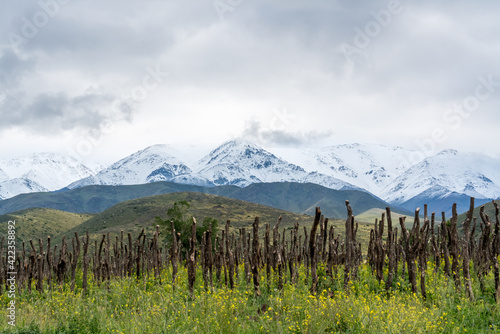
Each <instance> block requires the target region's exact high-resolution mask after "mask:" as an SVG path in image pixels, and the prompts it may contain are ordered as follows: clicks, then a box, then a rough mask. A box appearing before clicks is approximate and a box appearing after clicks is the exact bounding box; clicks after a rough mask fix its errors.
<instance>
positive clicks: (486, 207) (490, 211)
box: [448, 200, 500, 226]
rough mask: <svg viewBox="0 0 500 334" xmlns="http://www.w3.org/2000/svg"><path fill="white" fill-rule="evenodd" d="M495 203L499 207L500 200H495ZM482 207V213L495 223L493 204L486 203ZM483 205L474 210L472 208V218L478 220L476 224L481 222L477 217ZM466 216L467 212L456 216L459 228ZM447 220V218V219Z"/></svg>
mask: <svg viewBox="0 0 500 334" xmlns="http://www.w3.org/2000/svg"><path fill="white" fill-rule="evenodd" d="M496 202H497V204H498V205H500V200H497V201H496ZM483 205H484V212H485V213H486V214H487V215H488V216H489V217H490V220H491V222H492V223H495V222H496V219H495V207H494V206H493V203H492V202H488V203H486V204H483ZM483 205H479V206H477V207H476V208H474V217H476V218H477V219H478V222H479V221H480V220H481V217H480V216H479V210H480V209H481V206H483ZM466 216H467V212H465V213H463V214H461V215H459V216H458V223H459V224H460V226H461V224H462V223H463V222H464V221H465V218H466ZM448 219H449V217H448Z"/></svg>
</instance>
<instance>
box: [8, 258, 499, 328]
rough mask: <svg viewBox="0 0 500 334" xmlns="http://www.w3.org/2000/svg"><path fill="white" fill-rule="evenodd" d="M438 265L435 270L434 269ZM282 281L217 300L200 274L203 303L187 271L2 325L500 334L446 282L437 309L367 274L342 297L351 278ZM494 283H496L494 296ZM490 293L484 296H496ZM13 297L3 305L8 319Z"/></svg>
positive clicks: (48, 301) (68, 300)
mask: <svg viewBox="0 0 500 334" xmlns="http://www.w3.org/2000/svg"><path fill="white" fill-rule="evenodd" d="M431 267H432V266H431V265H429V268H431ZM303 269H304V268H302V269H301V271H300V283H298V284H297V285H291V284H285V286H284V288H283V290H282V291H278V290H277V289H276V284H275V282H273V281H272V282H271V284H270V286H267V283H266V279H265V277H264V276H262V277H261V291H262V294H261V296H256V295H254V294H253V287H252V285H247V284H246V282H245V281H244V280H243V268H239V273H240V275H239V280H237V283H236V286H235V289H234V290H232V291H231V290H230V289H228V288H226V287H225V286H224V285H221V284H218V283H215V289H214V291H213V292H210V291H207V290H206V289H205V288H204V286H203V281H202V280H201V277H200V276H201V274H200V273H199V272H198V277H197V281H196V286H195V291H194V297H192V298H191V297H190V296H189V295H188V289H187V273H186V271H185V270H183V269H181V271H180V276H179V277H178V280H177V282H176V288H175V289H174V288H173V286H172V284H171V281H170V274H171V273H170V272H169V270H164V271H163V272H162V276H161V283H160V282H158V281H155V279H154V278H153V277H149V278H148V277H144V279H139V280H136V279H135V278H126V279H122V280H116V279H115V280H111V282H109V283H101V285H100V286H98V285H97V284H95V283H93V284H90V288H89V290H88V292H87V295H82V293H81V289H79V284H78V283H81V272H80V273H79V275H78V276H79V277H78V278H79V280H80V281H79V282H78V280H77V289H76V291H75V293H72V292H71V291H70V289H69V287H68V286H67V285H65V286H62V287H53V288H52V291H47V289H46V292H44V293H42V294H40V293H38V292H36V291H34V292H33V293H32V294H29V295H28V294H26V293H23V294H21V295H19V296H17V300H16V305H17V309H16V315H17V319H16V321H17V324H16V327H15V328H13V327H12V326H11V325H8V324H7V323H6V321H7V320H6V317H5V316H4V317H1V318H0V329H2V333H131V334H133V333H138V334H139V333H498V332H499V331H500V307H499V305H498V304H496V303H495V301H494V300H493V297H491V298H490V297H480V296H482V295H481V294H480V293H479V291H478V289H479V287H478V284H476V282H473V287H474V290H475V293H476V296H478V298H477V299H476V301H475V302H471V301H469V300H468V299H467V298H466V296H465V295H464V294H463V293H459V294H457V293H456V292H455V288H454V284H453V282H452V280H448V279H447V278H446V277H445V276H443V275H442V274H438V275H433V273H432V272H431V271H430V269H429V272H428V276H427V293H428V298H427V300H425V301H424V300H422V298H421V297H420V295H413V294H411V293H410V292H409V291H410V289H409V287H408V285H407V283H406V282H405V281H404V280H403V279H402V277H401V276H399V277H398V279H396V281H395V283H394V287H395V289H394V290H392V291H391V293H390V294H389V295H387V294H386V292H385V290H384V286H383V284H380V283H378V282H377V280H376V279H375V278H374V277H373V275H372V274H371V272H370V269H369V268H368V266H367V265H363V266H362V267H361V270H360V277H359V280H357V281H354V282H352V284H351V285H350V288H349V289H348V291H347V292H345V291H344V290H343V289H342V279H343V278H342V272H341V271H340V272H339V273H338V275H337V276H336V277H335V278H334V279H333V280H332V279H330V278H329V277H327V276H326V275H325V272H324V270H323V268H321V266H320V268H319V272H318V274H319V277H320V289H319V291H320V292H319V293H318V294H317V295H316V296H312V295H311V294H310V293H309V290H308V285H305V284H304V280H305V271H304V270H303ZM492 280H493V278H492V277H491V275H490V277H488V278H487V280H486V282H487V289H492V284H493V283H492ZM491 292H492V291H489V290H488V291H487V293H486V294H485V295H483V296H492V295H493V294H492V293H491ZM7 303H8V298H7V296H6V294H4V295H3V296H2V297H1V298H0V305H1V307H2V308H3V309H4V310H5V309H6V307H7Z"/></svg>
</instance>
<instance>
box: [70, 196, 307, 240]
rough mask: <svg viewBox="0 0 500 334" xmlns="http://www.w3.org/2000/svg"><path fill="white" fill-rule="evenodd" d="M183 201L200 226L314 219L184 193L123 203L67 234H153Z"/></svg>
mask: <svg viewBox="0 0 500 334" xmlns="http://www.w3.org/2000/svg"><path fill="white" fill-rule="evenodd" d="M179 201H187V202H189V203H190V205H191V207H190V209H189V214H190V215H192V216H194V217H195V218H196V220H197V221H198V222H200V223H201V222H202V221H203V219H204V218H205V217H211V218H215V219H217V220H218V221H219V225H220V226H222V225H224V224H225V222H226V220H228V219H229V220H231V226H232V228H240V227H247V228H249V227H251V224H252V222H253V220H254V218H255V217H256V216H259V217H260V222H261V226H264V224H265V223H269V224H271V226H274V224H275V223H276V220H277V219H278V217H279V216H280V215H281V216H282V222H281V225H280V226H281V227H282V228H289V227H293V224H294V223H295V222H296V221H298V222H299V224H300V225H301V226H303V225H310V224H311V223H312V217H310V216H306V215H301V214H295V213H291V212H286V211H284V210H278V209H275V208H271V207H268V206H264V205H260V204H255V203H251V202H245V201H240V200H235V199H230V198H226V197H222V196H216V195H210V194H201V193H193V192H184V193H172V194H164V195H156V196H150V197H144V198H139V199H134V200H130V201H126V202H122V203H119V204H117V205H115V206H113V207H111V208H109V209H107V210H105V211H104V212H102V213H100V214H97V215H95V216H94V217H92V218H91V219H89V220H88V221H86V222H84V223H82V224H80V225H78V226H76V227H74V228H73V229H71V230H69V231H68V232H66V233H64V234H66V235H68V236H70V235H72V234H73V232H74V231H77V232H78V233H80V234H82V233H85V231H87V230H88V231H89V233H90V234H93V235H101V234H103V233H107V232H110V233H112V234H114V233H119V232H120V230H123V231H124V232H133V233H138V232H139V231H140V230H141V229H142V228H146V229H147V230H148V231H149V232H151V231H152V230H153V226H154V225H155V217H156V216H159V217H161V218H163V219H165V218H166V212H167V210H168V209H169V208H171V207H172V206H173V204H174V202H179Z"/></svg>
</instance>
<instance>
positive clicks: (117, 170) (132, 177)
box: [68, 145, 192, 189]
mask: <svg viewBox="0 0 500 334" xmlns="http://www.w3.org/2000/svg"><path fill="white" fill-rule="evenodd" d="M172 151H173V150H172V149H171V148H170V147H169V146H168V145H153V146H150V147H148V148H146V149H144V150H141V151H139V152H136V153H134V154H132V155H130V156H128V157H126V158H124V159H121V160H120V161H118V162H115V163H114V164H112V165H111V166H109V167H108V168H106V169H103V170H102V171H100V172H99V173H97V174H96V175H92V176H89V177H87V178H84V179H82V180H78V181H77V182H73V183H71V184H70V185H69V186H68V188H70V189H72V188H77V187H83V186H86V185H92V184H99V185H131V184H143V183H149V182H157V181H173V180H174V179H175V178H176V177H178V176H183V175H189V174H190V173H191V172H192V171H191V169H190V168H189V167H188V166H186V165H185V164H184V162H182V161H181V160H180V159H178V158H177V157H175V156H173V155H172V153H171V152H172Z"/></svg>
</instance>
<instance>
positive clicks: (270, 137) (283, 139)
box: [241, 120, 333, 147]
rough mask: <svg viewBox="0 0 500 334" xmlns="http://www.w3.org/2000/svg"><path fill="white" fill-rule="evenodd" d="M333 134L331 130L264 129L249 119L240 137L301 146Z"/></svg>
mask: <svg viewBox="0 0 500 334" xmlns="http://www.w3.org/2000/svg"><path fill="white" fill-rule="evenodd" d="M332 134H333V132H332V131H321V130H318V131H306V132H290V131H287V130H283V129H266V128H263V127H262V124H261V123H260V122H259V121H256V120H251V121H248V122H247V123H246V126H245V129H244V130H243V133H242V135H241V137H243V138H246V139H248V140H250V141H253V142H256V143H259V144H265V145H270V146H273V145H278V146H295V147H296V146H302V145H313V144H315V143H316V142H318V141H321V140H324V139H326V138H328V137H330V136H331V135H332Z"/></svg>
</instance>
